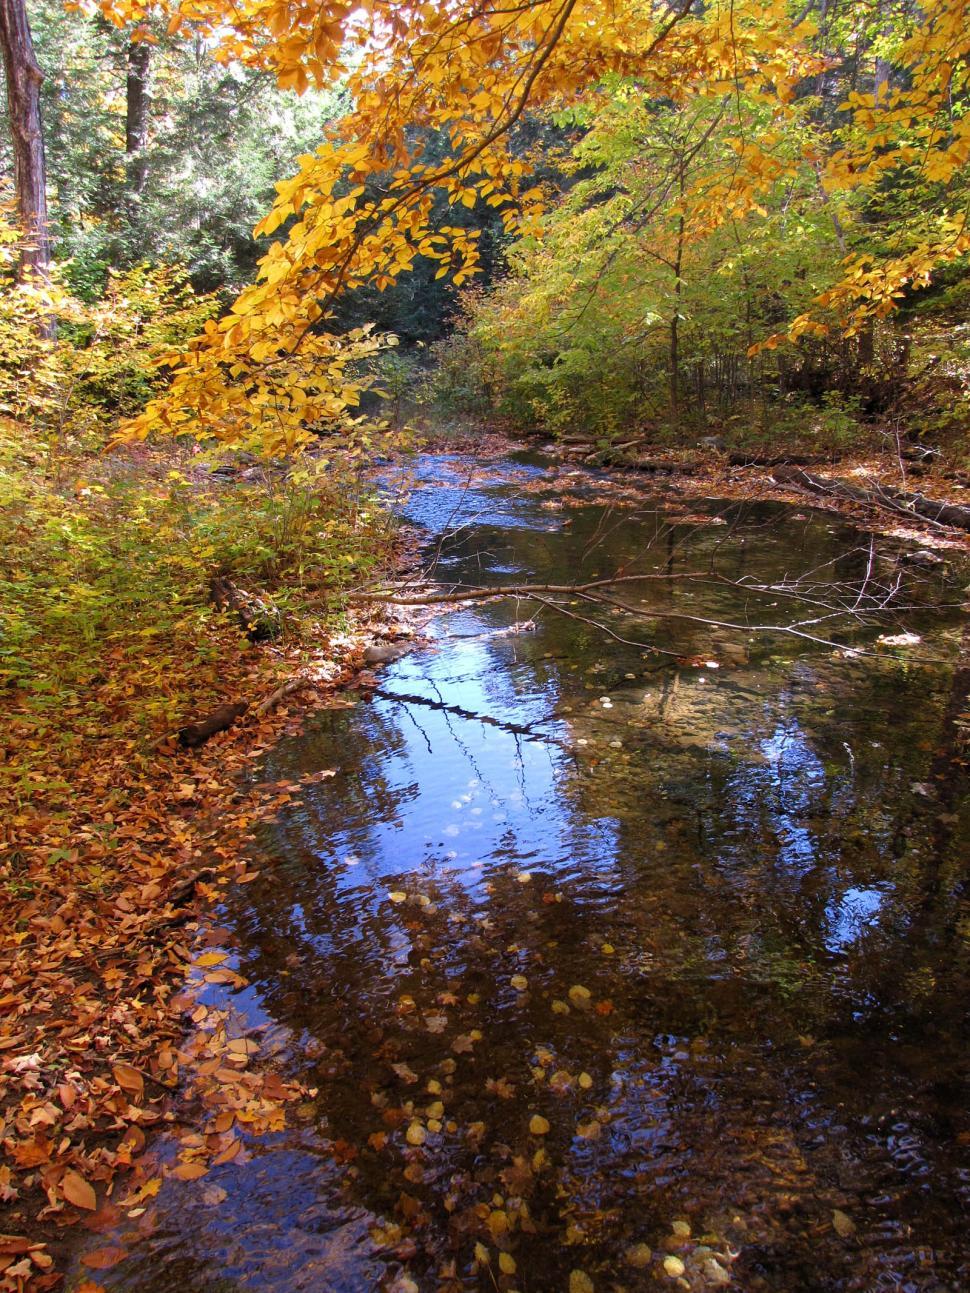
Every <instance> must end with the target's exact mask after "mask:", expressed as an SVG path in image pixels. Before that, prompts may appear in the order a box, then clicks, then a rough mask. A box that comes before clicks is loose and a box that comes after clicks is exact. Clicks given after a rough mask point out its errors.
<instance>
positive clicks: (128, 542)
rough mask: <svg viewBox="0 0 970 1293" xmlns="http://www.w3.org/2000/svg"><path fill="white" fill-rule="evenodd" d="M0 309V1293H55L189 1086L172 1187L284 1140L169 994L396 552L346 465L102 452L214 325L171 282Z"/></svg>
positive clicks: (24, 292)
mask: <svg viewBox="0 0 970 1293" xmlns="http://www.w3.org/2000/svg"><path fill="white" fill-rule="evenodd" d="M7 245H8V246H11V247H12V246H14V244H13V243H12V242H11V243H9V244H7ZM2 302H3V304H2V308H0V394H2V410H0V525H2V527H3V531H4V535H5V543H4V546H3V550H2V554H0V731H2V736H0V823H2V824H0V842H2V845H0V855H2V861H0V919H2V931H3V932H2V935H0V1005H2V1016H0V1119H2V1123H0V1125H2V1131H3V1136H2V1142H3V1148H2V1157H0V1200H2V1204H3V1212H4V1219H3V1222H2V1224H0V1229H2V1231H3V1232H5V1234H6V1236H7V1237H6V1238H5V1239H3V1240H2V1241H0V1287H2V1288H10V1289H21V1288H23V1287H25V1286H26V1287H31V1288H34V1287H36V1288H44V1287H53V1286H54V1285H55V1284H56V1283H57V1282H58V1281H59V1279H60V1276H59V1275H58V1273H57V1269H56V1265H54V1264H52V1261H53V1256H52V1255H53V1254H55V1253H56V1252H57V1247H58V1244H57V1235H58V1233H59V1231H60V1230H61V1229H62V1228H63V1227H65V1226H68V1225H70V1224H72V1223H76V1222H85V1223H86V1224H88V1225H89V1226H95V1227H96V1226H97V1225H99V1224H103V1223H104V1222H105V1220H106V1219H111V1218H113V1217H115V1216H117V1215H120V1213H119V1205H122V1204H123V1203H124V1202H125V1200H127V1203H128V1206H129V1208H131V1209H135V1210H137V1208H138V1207H139V1206H140V1204H139V1200H141V1201H142V1202H143V1201H144V1198H147V1197H149V1196H150V1194H151V1193H152V1191H153V1190H155V1189H157V1188H158V1182H157V1180H156V1181H155V1183H154V1184H152V1177H151V1176H150V1175H146V1174H145V1172H144V1171H142V1170H141V1169H140V1167H139V1163H140V1159H141V1154H142V1150H143V1148H144V1145H145V1135H146V1133H147V1132H148V1131H149V1130H150V1129H151V1128H152V1127H155V1126H157V1125H158V1124H159V1123H160V1122H163V1121H167V1120H170V1119H171V1118H172V1116H173V1114H172V1108H173V1105H172V1096H173V1095H174V1094H178V1093H180V1092H181V1093H182V1094H183V1095H184V1093H185V1091H186V1088H187V1086H188V1087H189V1088H191V1092H190V1093H191V1100H190V1103H189V1107H188V1110H187V1112H186V1114H185V1116H186V1117H187V1118H189V1120H190V1121H191V1120H192V1119H195V1120H196V1122H195V1123H194V1125H195V1126H197V1128H198V1135H199V1138H200V1142H199V1145H198V1146H193V1152H192V1154H191V1162H190V1164H189V1165H186V1164H175V1165H173V1166H172V1170H174V1171H175V1172H176V1173H179V1172H181V1171H184V1172H186V1173H188V1174H191V1172H193V1171H196V1170H198V1166H199V1160H200V1159H201V1158H206V1157H215V1156H217V1155H218V1154H220V1153H230V1154H231V1153H232V1152H233V1151H232V1145H233V1143H234V1139H233V1136H232V1134H231V1128H232V1126H234V1125H236V1124H237V1123H238V1124H239V1125H245V1126H246V1127H248V1128H250V1129H253V1128H256V1129H258V1128H262V1127H270V1126H275V1125H277V1123H278V1121H279V1119H280V1118H281V1117H282V1113H281V1108H282V1105H283V1104H284V1103H285V1102H286V1101H287V1100H288V1099H289V1098H290V1097H291V1095H292V1094H293V1090H292V1089H291V1088H290V1087H289V1086H287V1085H285V1084H282V1083H281V1082H280V1081H279V1079H278V1078H274V1077H273V1076H272V1075H268V1074H264V1075H261V1076H257V1075H256V1074H255V1073H254V1072H251V1071H250V1057H251V1054H252V1053H253V1052H254V1051H255V1050H256V1047H255V1045H254V1044H253V1045H250V1043H249V1042H247V1041H245V1040H241V1039H239V1038H238V1037H233V1036H231V1035H227V1034H226V1033H225V1030H222V1031H221V1032H218V1031H217V1032H216V1033H215V1034H213V1035H211V1036H209V1037H208V1038H207V1040H206V1043H205V1048H204V1049H205V1054H204V1055H202V1056H196V1057H195V1058H196V1059H197V1060H198V1063H197V1064H196V1065H195V1066H194V1067H192V1064H191V1057H190V1056H189V1055H188V1054H187V1053H186V1052H184V1051H183V1050H182V1049H181V1046H182V1038H183V1032H184V1021H183V1019H182V1015H181V1010H180V1003H179V999H178V995H177V994H178V993H179V990H180V988H181V986H182V984H183V981H184V979H185V976H186V972H187V969H188V966H189V964H190V961H191V958H192V955H193V947H194V943H195V940H196V936H197V932H198V928H199V925H198V914H199V911H200V902H201V903H202V904H203V905H204V904H205V903H206V902H208V901H211V900H213V899H214V898H215V897H216V896H217V895H218V893H219V892H220V889H221V886H222V885H224V884H225V883H226V881H227V879H229V878H232V879H234V880H237V881H238V880H245V879H246V878H247V876H248V875H249V874H250V871H249V866H248V863H247V862H246V861H245V848H246V844H247V840H248V837H249V834H250V831H251V828H252V826H253V824H254V823H255V822H256V821H257V820H260V819H261V818H263V817H265V815H266V814H267V813H269V812H272V811H273V809H274V806H275V805H276V804H278V803H279V802H280V800H281V799H285V798H286V795H287V793H288V792H287V790H286V789H285V788H281V787H262V788H259V787H252V786H247V785H245V784H244V783H243V781H242V780H241V778H242V776H243V774H244V773H245V772H246V770H247V769H248V768H249V766H250V764H251V760H252V758H253V757H254V756H255V755H256V753H258V752H259V751H260V750H261V749H263V748H265V746H266V744H267V743H268V742H271V741H272V740H273V739H275V738H276V737H277V736H278V735H279V733H280V732H282V731H283V730H285V728H286V726H287V723H288V721H290V719H291V717H292V714H293V710H294V706H299V708H300V709H303V708H304V707H306V706H307V705H308V704H309V705H312V704H313V703H316V702H317V701H319V700H320V699H322V698H325V697H326V696H328V695H329V694H330V693H331V692H332V690H333V689H334V687H336V686H338V685H339V684H341V683H342V682H346V681H347V680H348V679H350V678H352V677H353V676H354V674H355V672H356V670H357V668H359V665H360V658H361V648H362V645H363V643H364V642H366V640H367V639H368V637H369V636H372V635H373V634H374V633H378V634H379V633H383V632H384V631H385V629H386V626H383V625H377V624H370V623H368V622H367V621H366V619H365V617H364V616H363V615H361V614H357V615H356V616H354V615H351V614H348V613H347V612H346V611H345V609H344V605H343V593H344V592H345V590H346V589H347V588H348V587H349V586H350V585H352V584H357V583H359V582H360V581H361V580H363V579H365V578H366V577H367V576H368V575H369V574H372V573H376V572H379V571H381V570H385V569H387V567H388V565H389V563H393V561H394V560H395V555H396V551H397V548H398V542H397V538H396V532H395V529H394V527H393V525H392V524H391V523H390V521H389V519H388V517H387V515H386V514H385V513H384V512H383V511H382V510H381V508H380V506H379V505H378V503H377V502H376V500H375V498H374V496H373V492H372V490H371V488H370V486H369V485H368V484H367V482H366V481H365V480H364V479H363V478H362V475H361V472H360V459H359V457H358V456H355V454H354V453H353V451H352V450H351V449H349V448H348V447H347V446H343V447H342V448H341V450H340V451H339V452H338V453H337V454H330V455H323V454H320V455H318V456H317V457H316V458H315V459H313V460H310V459H306V460H304V461H303V462H301V463H290V464H283V463H276V464H274V463H267V462H260V461H258V460H256V459H253V458H249V457H246V456H242V457H239V456H234V457H232V458H228V457H226V456H225V455H222V456H221V457H220V456H214V455H212V454H207V453H205V452H203V451H202V450H201V449H200V448H199V446H198V445H195V444H185V443H182V444H176V445H169V446H168V447H167V448H166V449H164V450H159V449H156V448H153V447H151V446H140V447H139V448H138V449H137V450H128V449H123V450H116V449H110V448H107V447H106V441H108V440H109V439H110V436H111V433H112V429H113V426H114V424H115V421H116V419H117V417H118V415H119V413H122V414H123V413H124V412H126V411H129V410H130V409H131V408H132V407H137V406H138V403H139V402H140V401H142V400H143V399H144V398H145V397H146V396H147V394H148V393H150V391H151V390H152V389H153V388H154V386H155V385H156V384H157V383H158V381H159V380H160V377H159V375H158V372H157V370H156V368H155V366H154V365H155V360H156V359H157V358H158V355H159V354H160V353H161V352H162V351H163V350H164V348H165V346H166V345H170V344H171V343H172V341H173V339H174V336H175V335H177V333H178V330H179V329H180V328H181V327H183V326H184V324H185V320H186V317H188V318H189V324H188V326H189V327H191V326H194V323H193V322H192V320H193V319H197V318H198V316H199V314H200V312H201V313H203V314H204V313H205V312H206V310H207V309H209V308H210V307H209V306H208V303H207V302H206V301H205V300H201V301H200V300H199V298H194V297H192V295H191V294H190V293H187V292H186V291H184V290H183V288H182V286H180V280H179V278H178V276H177V275H176V276H174V277H173V276H172V275H171V274H169V273H167V272H166V271H149V270H145V269H140V270H137V271H135V272H133V274H130V275H128V276H127V277H125V278H122V279H119V280H118V281H117V283H116V284H115V290H114V294H113V296H112V297H111V298H110V299H109V300H107V301H106V302H104V303H102V305H100V306H98V307H93V308H91V307H85V306H83V305H81V304H80V303H79V302H78V301H77V300H75V299H73V298H70V297H69V296H67V295H66V294H64V293H62V292H61V291H60V290H59V289H58V288H57V286H56V284H51V285H49V286H48V288H47V289H45V290H43V291H40V290H38V289H37V288H36V287H30V286H19V287H18V286H16V285H15V284H14V283H13V282H12V281H8V282H7V283H6V284H5V286H4V293H3V297H2ZM48 318H53V319H54V320H55V321H56V324H57V327H56V330H54V329H49V328H45V327H44V326H42V325H43V324H44V321H45V319H48ZM214 585H215V586H218V587H220V588H225V587H228V588H229V589H230V590H232V596H231V597H230V598H229V599H228V600H226V599H224V598H223V599H221V600H220V599H219V598H214V597H213V590H214ZM254 639H258V640H254ZM297 686H298V687H299V692H298V693H297ZM240 702H248V704H249V708H248V711H247V712H246V713H245V714H244V715H242V716H241V717H240V718H239V721H238V722H237V723H236V724H235V725H234V726H233V727H232V728H231V729H230V730H229V731H228V732H222V733H220V734H218V735H216V736H215V737H214V738H213V739H212V740H211V741H210V742H209V743H208V744H207V745H205V746H204V747H203V748H202V749H197V750H192V751H187V750H184V749H182V748H181V746H180V744H179V742H178V740H177V737H176V733H177V731H178V730H179V729H180V728H181V727H182V726H183V725H184V724H186V723H187V722H188V721H189V720H192V719H198V718H204V717H205V716H206V715H207V714H209V713H210V712H211V711H212V710H213V709H214V708H216V707H217V706H220V705H223V704H226V703H233V704H236V705H240ZM217 960H218V958H216V961H211V959H210V961H207V960H206V958H205V956H204V955H203V957H202V960H201V962H200V964H201V967H202V971H203V972H204V973H206V974H208V975H210V976H211V975H216V976H218V975H219V974H220V973H225V972H224V971H219V969H218V966H217ZM188 1068H192V1073H193V1077H192V1078H191V1080H190V1079H188V1078H187V1076H186V1070H187V1069H188ZM216 1105H218V1106H219V1110H218V1112H219V1120H218V1121H219V1128H220V1130H218V1131H213V1130H212V1126H213V1118H214V1117H215V1114H214V1113H213V1108H214V1106H216ZM213 1137H215V1139H213ZM119 1174H120V1175H119ZM122 1176H123V1177H124V1179H120V1178H121V1177H122ZM25 1281H26V1284H25Z"/></svg>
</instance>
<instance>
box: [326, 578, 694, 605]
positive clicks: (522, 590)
mask: <svg viewBox="0 0 970 1293" xmlns="http://www.w3.org/2000/svg"><path fill="white" fill-rule="evenodd" d="M709 574H710V572H709V571H707V570H686V571H683V572H681V573H679V574H669V573H664V572H653V573H651V574H645V575H614V576H613V578H611V579H591V580H588V581H587V582H586V583H584V584H496V585H494V587H484V586H482V585H480V584H449V585H447V587H445V586H442V587H440V588H437V589H430V590H428V591H422V592H417V593H415V592H405V591H403V590H401V589H394V588H377V589H374V590H373V591H366V590H361V591H359V592H356V593H351V594H350V595H349V596H348V598H347V601H349V602H386V603H389V604H390V605H392V606H446V605H448V604H454V603H457V602H484V601H491V600H493V599H494V598H497V597H521V598H522V599H523V600H526V599H528V598H533V597H535V598H538V597H556V596H563V597H575V596H578V595H580V594H582V593H595V591H596V590H597V589H607V588H613V587H614V586H616V585H617V584H642V583H668V582H669V581H670V580H672V579H676V580H689V579H706V578H708V576H709Z"/></svg>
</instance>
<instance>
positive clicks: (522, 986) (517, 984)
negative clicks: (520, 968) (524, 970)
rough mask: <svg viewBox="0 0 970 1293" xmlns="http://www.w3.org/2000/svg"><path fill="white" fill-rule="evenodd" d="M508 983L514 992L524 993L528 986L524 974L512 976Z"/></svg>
mask: <svg viewBox="0 0 970 1293" xmlns="http://www.w3.org/2000/svg"><path fill="white" fill-rule="evenodd" d="M509 982H510V983H511V984H512V987H513V988H515V990H516V992H525V990H526V988H527V987H528V986H529V980H528V979H527V978H526V977H525V975H524V974H513V975H512V977H511V979H510V980H509Z"/></svg>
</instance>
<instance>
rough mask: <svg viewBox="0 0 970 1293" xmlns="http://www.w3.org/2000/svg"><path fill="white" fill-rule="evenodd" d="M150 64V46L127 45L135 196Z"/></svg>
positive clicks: (142, 162)
mask: <svg viewBox="0 0 970 1293" xmlns="http://www.w3.org/2000/svg"><path fill="white" fill-rule="evenodd" d="M0 2H2V0H0ZM151 61H152V47H151V45H149V44H148V43H147V42H146V41H143V40H139V41H134V40H133V41H132V42H131V44H130V45H129V46H128V85H127V107H126V113H125V152H126V153H127V154H128V188H129V191H130V192H131V193H134V194H136V195H137V194H140V193H141V192H142V190H143V189H144V187H145V181H146V179H147V178H148V158H147V156H146V154H145V146H146V144H147V143H148V113H149V109H150V108H151V91H150V85H149V76H150V73H151Z"/></svg>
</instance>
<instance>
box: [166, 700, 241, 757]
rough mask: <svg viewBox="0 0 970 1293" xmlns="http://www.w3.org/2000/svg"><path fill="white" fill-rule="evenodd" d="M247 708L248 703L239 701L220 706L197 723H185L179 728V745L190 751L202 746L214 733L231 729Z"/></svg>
mask: <svg viewBox="0 0 970 1293" xmlns="http://www.w3.org/2000/svg"><path fill="white" fill-rule="evenodd" d="M248 708H249V702H248V701H245V700H240V701H237V702H236V703H235V704H229V705H220V706H219V707H218V709H214V710H213V711H212V713H211V714H207V715H206V717H205V718H200V719H199V720H198V722H195V723H186V725H185V726H184V727H180V728H179V732H178V739H179V745H182V746H185V747H186V749H190V750H193V749H195V748H196V747H197V746H199V745H204V744H205V743H206V741H208V739H209V737H210V736H215V734H216V732H223V731H225V729H226V728H227V727H232V725H233V723H235V721H236V719H237V718H242V716H243V714H245V712H246V710H247V709H248Z"/></svg>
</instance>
